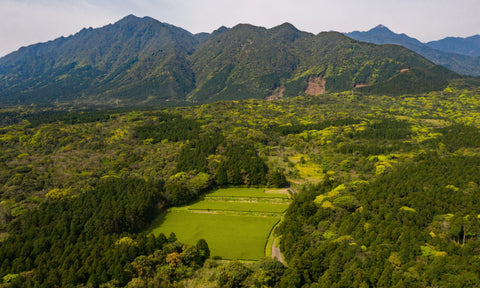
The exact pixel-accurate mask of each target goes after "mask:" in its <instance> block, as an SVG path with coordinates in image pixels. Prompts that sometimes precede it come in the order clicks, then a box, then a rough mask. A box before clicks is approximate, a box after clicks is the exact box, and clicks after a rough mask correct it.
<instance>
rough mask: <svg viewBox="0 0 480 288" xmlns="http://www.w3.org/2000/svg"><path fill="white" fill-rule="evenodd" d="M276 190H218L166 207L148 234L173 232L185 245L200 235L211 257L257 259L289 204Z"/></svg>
mask: <svg viewBox="0 0 480 288" xmlns="http://www.w3.org/2000/svg"><path fill="white" fill-rule="evenodd" d="M276 192H277V191H276V190H273V191H269V193H266V192H265V189H263V188H261V189H260V188H227V189H219V190H216V191H214V192H212V193H209V194H207V195H205V198H204V200H202V201H199V202H197V203H194V204H192V205H190V206H185V207H178V208H172V209H170V210H169V211H168V212H167V213H166V214H165V215H164V216H163V217H162V218H161V219H159V221H157V222H156V223H155V226H154V228H153V229H152V231H151V233H153V234H154V235H159V234H160V233H163V234H165V235H166V236H167V237H168V235H170V233H172V232H174V233H175V235H176V236H177V239H178V240H179V241H180V242H183V243H187V244H195V243H196V242H197V241H198V240H199V239H202V238H203V239H205V240H206V241H207V243H208V246H209V247H210V251H211V253H210V254H211V256H212V257H214V256H219V257H221V258H223V259H229V260H233V259H238V260H260V259H261V258H262V257H264V256H265V245H266V244H267V241H268V237H269V235H270V232H271V230H272V229H273V227H274V226H275V224H276V223H278V222H279V221H280V219H281V214H282V213H283V212H284V211H285V210H286V209H287V208H288V205H289V201H288V194H285V193H281V192H280V191H278V193H276ZM246 199H248V201H246ZM270 199H271V200H270ZM269 201H270V202H269Z"/></svg>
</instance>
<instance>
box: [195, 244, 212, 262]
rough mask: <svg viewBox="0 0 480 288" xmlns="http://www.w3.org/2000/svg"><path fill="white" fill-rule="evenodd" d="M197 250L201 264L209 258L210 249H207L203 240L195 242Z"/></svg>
mask: <svg viewBox="0 0 480 288" xmlns="http://www.w3.org/2000/svg"><path fill="white" fill-rule="evenodd" d="M196 246H197V250H198V254H199V255H200V258H201V259H202V262H203V261H205V260H207V259H208V257H210V249H209V248H208V244H207V241H205V239H200V240H198V241H197V245H196Z"/></svg>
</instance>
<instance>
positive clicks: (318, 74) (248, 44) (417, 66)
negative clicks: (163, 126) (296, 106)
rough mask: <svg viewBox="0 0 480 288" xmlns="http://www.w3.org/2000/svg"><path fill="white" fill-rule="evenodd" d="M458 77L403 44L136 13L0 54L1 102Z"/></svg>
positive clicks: (239, 93)
mask: <svg viewBox="0 0 480 288" xmlns="http://www.w3.org/2000/svg"><path fill="white" fill-rule="evenodd" d="M349 36H350V35H349ZM350 37H352V36H350ZM462 57H470V56H462ZM446 66H447V65H446ZM447 67H448V66H447ZM472 69H473V68H472ZM458 77H460V76H459V75H458V74H456V73H453V72H451V71H449V70H447V69H445V68H443V67H441V66H437V65H435V64H434V63H432V62H431V61H429V60H427V59H425V58H423V57H422V56H420V55H418V54H416V53H414V52H412V51H410V50H408V49H406V48H404V47H400V46H396V45H374V44H370V43H364V42H360V41H357V40H353V39H351V38H348V37H346V36H345V35H343V34H341V33H337V32H322V33H319V34H317V35H314V34H311V33H307V32H302V31H299V30H298V29H296V28H295V27H294V26H293V25H291V24H288V23H284V24H282V25H279V26H277V27H274V28H271V29H266V28H263V27H256V26H252V25H248V24H239V25H237V26H235V27H233V28H230V29H229V28H226V27H221V28H219V29H218V30H216V31H214V32H213V33H211V34H208V33H201V34H195V35H194V34H192V33H190V32H188V31H186V30H184V29H181V28H179V27H176V26H173V25H170V24H166V23H162V22H159V21H157V20H155V19H153V18H149V17H144V18H139V17H136V16H133V15H130V16H127V17H125V18H123V19H121V20H120V21H118V22H116V23H114V24H110V25H107V26H104V27H101V28H97V29H91V28H90V29H83V30H81V31H80V32H78V33H77V34H75V35H72V36H69V37H61V38H58V39H55V40H53V41H49V42H46V43H39V44H34V45H31V46H28V47H23V48H21V49H19V50H18V51H15V52H13V53H11V54H9V55H6V56H5V57H2V58H0V103H2V105H18V104H22V105H26V104H32V103H36V104H47V105H50V104H52V103H77V104H81V105H87V104H88V105H105V104H107V105H110V104H116V103H117V104H118V103H120V104H121V105H156V104H162V105H165V104H167V103H170V104H178V103H206V102H211V101H216V100H230V99H248V98H265V99H277V98H281V97H288V96H296V95H301V94H312V95H314V94H320V93H324V92H338V91H345V90H350V89H354V88H356V89H360V90H362V91H363V92H375V93H387V94H402V93H418V92H427V91H431V90H438V89H443V88H444V87H445V86H446V85H447V84H448V81H449V80H450V79H453V78H458Z"/></svg>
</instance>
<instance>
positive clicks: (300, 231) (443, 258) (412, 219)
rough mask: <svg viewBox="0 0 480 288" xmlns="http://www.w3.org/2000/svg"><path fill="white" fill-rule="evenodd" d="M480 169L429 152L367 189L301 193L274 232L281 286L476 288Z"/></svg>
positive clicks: (327, 187)
mask: <svg viewBox="0 0 480 288" xmlns="http://www.w3.org/2000/svg"><path fill="white" fill-rule="evenodd" d="M478 167H480V158H478V157H456V156H449V157H440V156H438V155H436V154H428V155H421V156H420V157H419V158H417V159H415V161H414V162H412V163H410V164H405V165H404V166H401V167H399V168H398V169H394V170H393V171H392V172H391V173H388V174H386V175H384V176H381V177H379V178H378V180H376V181H374V182H372V183H371V184H368V185H364V186H359V187H353V186H352V187H348V186H344V185H339V183H335V181H334V180H332V179H326V180H325V181H324V182H323V183H322V184H320V185H319V186H316V187H312V188H310V189H307V190H305V191H303V192H301V193H300V194H299V195H298V196H297V197H295V199H294V201H293V203H292V204H291V206H290V208H289V209H288V210H287V213H286V216H285V220H284V222H283V224H282V225H281V226H280V228H279V232H280V233H281V235H282V238H281V239H282V240H281V249H282V251H283V252H284V254H285V256H286V258H287V259H288V263H289V267H288V269H287V271H286V272H285V275H284V276H283V277H282V280H281V282H280V285H279V286H280V287H425V286H429V287H435V286H436V287H477V286H479V285H480V265H479V264H478V257H479V251H478V248H477V247H478V245H479V244H480V240H479V237H478V234H479V232H480V221H479V219H478V215H479V214H480V208H479V207H480V205H479V204H480V203H479V202H480V200H479V199H478V193H479V192H480V188H479V183H480V176H479V174H478V173H476V172H475V171H476V170H477V169H478ZM336 187H337V188H336ZM334 188H335V189H334ZM332 191H334V192H335V193H333V192H332Z"/></svg>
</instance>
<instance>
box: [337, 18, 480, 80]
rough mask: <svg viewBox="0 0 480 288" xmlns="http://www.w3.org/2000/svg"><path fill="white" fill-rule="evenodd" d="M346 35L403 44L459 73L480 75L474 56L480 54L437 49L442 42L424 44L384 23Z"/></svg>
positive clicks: (360, 39) (479, 61) (358, 38)
mask: <svg viewBox="0 0 480 288" xmlns="http://www.w3.org/2000/svg"><path fill="white" fill-rule="evenodd" d="M345 35H346V36H348V37H350V38H353V39H356V40H359V41H364V42H369V43H375V44H395V45H401V46H404V47H406V48H408V49H410V50H412V51H415V52H416V53H418V54H420V55H422V56H423V57H425V58H427V59H429V60H430V61H432V62H433V63H435V64H437V65H442V66H445V67H446V68H448V69H450V70H452V71H455V72H457V73H460V74H463V75H470V76H480V58H479V57H474V56H478V55H464V53H458V54H457V53H455V52H456V51H454V49H445V48H444V49H438V50H437V49H436V47H439V46H440V45H441V44H435V43H426V44H424V43H422V42H420V41H418V40H417V39H414V38H411V37H409V36H407V35H405V34H397V33H394V32H392V31H391V30H390V29H388V28H387V27H385V26H383V25H379V26H377V27H375V28H373V29H371V30H369V31H366V32H361V31H354V32H350V33H345ZM459 49H460V48H459Z"/></svg>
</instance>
